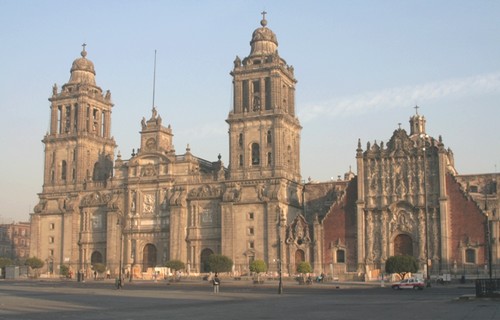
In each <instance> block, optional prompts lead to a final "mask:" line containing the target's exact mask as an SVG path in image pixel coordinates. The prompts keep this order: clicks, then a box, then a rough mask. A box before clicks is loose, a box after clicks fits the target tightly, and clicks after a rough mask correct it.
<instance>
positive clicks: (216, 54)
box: [0, 0, 500, 223]
mask: <svg viewBox="0 0 500 320" xmlns="http://www.w3.org/2000/svg"><path fill="white" fill-rule="evenodd" d="M264 10H265V11H266V12H267V15H266V19H267V21H268V25H267V26H268V27H269V28H270V29H271V30H273V31H274V33H275V34H276V36H277V38H278V43H279V47H278V51H279V54H280V56H281V57H282V58H284V59H285V60H286V61H287V63H288V64H289V65H292V66H293V67H294V69H295V76H296V79H297V80H298V83H297V85H296V97H295V100H296V110H297V113H298V117H299V120H300V123H301V125H302V127H303V129H302V133H301V172H302V177H303V179H304V180H308V179H309V178H311V179H312V180H314V181H328V180H330V179H332V178H333V179H337V177H338V176H339V175H341V176H343V175H344V173H345V172H347V171H349V168H350V167H352V170H353V171H354V172H356V162H355V155H356V148H357V143H358V139H360V140H361V143H362V147H363V149H365V148H366V143H367V142H368V141H370V142H372V143H373V141H375V140H376V141H384V142H387V141H388V140H389V139H390V138H391V136H392V133H393V131H394V130H396V129H397V128H398V124H399V123H401V126H402V128H404V129H406V130H407V131H408V132H409V122H408V121H409V119H410V117H411V116H412V115H414V114H415V109H414V107H415V105H418V106H419V107H420V108H419V113H420V114H422V115H424V116H425V118H426V120H427V126H426V129H427V133H428V134H429V135H431V136H433V137H435V138H437V137H438V136H439V135H441V136H442V137H443V142H444V144H445V146H446V147H447V148H451V150H453V153H454V156H455V168H456V169H457V171H458V173H459V174H473V173H494V172H497V170H500V145H499V140H500V139H499V138H500V133H499V130H498V126H497V125H498V123H499V119H500V41H499V40H500V19H499V17H500V1H493V0H490V1H486V0H474V1H473V0H471V1H461V0H450V1H447V0H441V1H431V0H428V1H425V0H424V1H422V0H415V1H413V0H405V1H400V0H379V1H371V0H365V1H361V0H352V1H334V0H325V1H319V0H318V1H303V0H274V1H264V0H251V1H250V0H246V1H244V0H225V1H224V0H220V1H215V0H206V1H201V0H198V1H194V0H183V1H160V0H158V1H153V0H149V1H148V0H142V1H138V0H137V1H127V0H120V1H118V0H107V1H98V0H88V1H83V2H82V1H67V0H66V1H51V0H45V1H39V0H32V1H29V0H21V1H20V0H0V39H1V42H2V44H1V50H0V61H1V69H0V70H1V72H0V110H1V112H2V117H0V130H1V131H0V148H1V153H2V156H1V157H0V177H1V179H0V201H1V209H0V223H10V222H12V221H28V220H29V214H30V213H31V212H32V210H33V207H34V206H35V205H36V204H37V203H38V196H37V193H39V192H41V191H42V184H43V166H44V163H43V153H44V146H43V143H42V142H41V140H42V139H43V137H44V135H45V133H46V132H47V130H48V127H49V107H50V103H49V101H48V100H47V99H48V98H49V97H50V96H51V93H52V86H53V85H54V83H56V84H57V85H58V87H59V88H60V87H61V86H62V85H63V84H65V83H66V82H68V80H69V77H70V68H71V64H72V62H73V61H74V60H75V59H77V58H79V57H80V52H81V50H82V46H81V45H82V44H83V43H86V44H87V46H86V50H87V53H88V55H87V58H88V59H89V60H91V61H92V62H93V63H94V65H95V70H96V81H97V85H98V86H100V87H101V88H102V89H103V90H110V91H111V94H112V100H113V102H114V107H113V111H112V112H113V113H112V129H111V130H112V135H113V136H114V138H115V140H116V143H117V144H118V148H117V151H120V153H121V155H122V158H123V159H128V158H129V157H130V154H131V153H132V149H133V148H135V149H137V147H138V146H139V145H140V136H139V131H140V129H141V128H140V121H141V119H142V117H146V118H149V117H150V116H151V109H152V105H153V74H154V56H155V50H156V78H155V79H156V81H155V97H154V103H155V105H156V107H157V109H158V113H159V114H160V115H161V117H162V119H163V123H164V125H168V124H170V125H171V127H172V130H173V134H174V140H173V142H174V146H175V149H176V151H177V154H183V153H184V152H185V149H186V146H187V145H188V144H189V146H190V148H191V152H192V153H193V154H194V155H196V156H198V157H201V158H203V159H206V160H209V161H216V160H217V155H218V154H219V153H220V154H221V156H222V161H223V162H224V163H225V164H226V165H228V150H229V147H228V141H229V138H228V134H227V130H228V125H227V123H226V122H225V119H226V118H227V116H228V113H229V111H230V109H231V107H232V106H231V101H232V100H231V99H232V82H231V81H232V78H231V76H230V74H229V72H230V71H231V69H232V67H233V61H234V59H235V57H236V56H237V55H238V56H239V57H240V58H243V57H246V56H248V54H249V53H250V44H249V42H250V40H251V36H252V32H253V31H254V30H255V29H256V28H258V27H260V20H261V19H262V15H261V12H262V11H264Z"/></svg>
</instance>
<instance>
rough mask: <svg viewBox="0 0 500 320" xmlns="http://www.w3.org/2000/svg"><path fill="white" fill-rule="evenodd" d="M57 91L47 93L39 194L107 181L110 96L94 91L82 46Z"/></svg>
mask: <svg viewBox="0 0 500 320" xmlns="http://www.w3.org/2000/svg"><path fill="white" fill-rule="evenodd" d="M82 47H83V50H82V52H81V57H80V58H77V59H76V60H75V61H73V64H72V66H71V76H70V79H69V81H68V82H67V83H66V84H64V85H63V86H62V88H61V90H60V91H58V88H57V85H54V87H53V88H52V96H51V97H50V98H49V101H50V102H51V105H50V110H51V111H50V114H51V116H50V131H49V132H48V133H47V134H46V135H45V137H44V139H43V143H44V144H45V168H44V190H45V188H52V187H63V186H69V185H71V186H73V187H72V188H74V187H75V186H76V185H79V184H83V183H88V182H92V181H105V180H106V179H108V178H110V177H111V175H112V169H113V157H114V150H115V147H116V144H115V141H114V139H113V138H112V137H111V108H112V107H113V103H112V102H111V93H110V92H109V91H106V93H104V94H103V92H102V89H101V88H100V87H98V86H97V85H96V81H95V74H96V73H95V69H94V64H93V63H92V61H90V60H88V59H87V51H86V50H85V47H86V44H83V45H82Z"/></svg>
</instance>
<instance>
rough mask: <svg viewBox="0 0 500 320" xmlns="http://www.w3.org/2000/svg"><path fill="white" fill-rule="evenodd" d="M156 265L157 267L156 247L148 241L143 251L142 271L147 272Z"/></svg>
mask: <svg viewBox="0 0 500 320" xmlns="http://www.w3.org/2000/svg"><path fill="white" fill-rule="evenodd" d="M154 267H156V247H155V246H154V245H152V244H151V243H148V244H147V245H146V246H145V247H144V251H143V253H142V271H143V272H146V271H147V270H148V268H154Z"/></svg>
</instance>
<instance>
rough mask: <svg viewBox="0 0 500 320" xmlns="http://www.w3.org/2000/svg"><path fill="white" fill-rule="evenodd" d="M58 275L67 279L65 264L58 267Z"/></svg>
mask: <svg viewBox="0 0 500 320" xmlns="http://www.w3.org/2000/svg"><path fill="white" fill-rule="evenodd" d="M59 274H60V275H61V276H63V277H66V278H69V267H68V266H67V265H65V264H61V266H60V267H59Z"/></svg>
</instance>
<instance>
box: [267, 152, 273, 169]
mask: <svg viewBox="0 0 500 320" xmlns="http://www.w3.org/2000/svg"><path fill="white" fill-rule="evenodd" d="M272 164H273V154H272V153H271V152H268V153H267V165H268V166H270V165H272Z"/></svg>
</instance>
